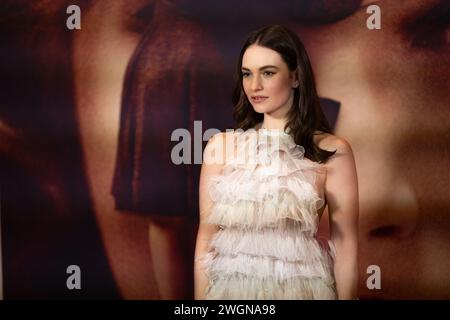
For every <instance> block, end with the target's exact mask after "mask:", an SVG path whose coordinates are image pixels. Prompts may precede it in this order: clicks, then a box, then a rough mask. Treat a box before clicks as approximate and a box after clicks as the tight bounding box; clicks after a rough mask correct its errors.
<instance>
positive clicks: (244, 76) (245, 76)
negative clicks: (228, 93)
mask: <svg viewBox="0 0 450 320" xmlns="http://www.w3.org/2000/svg"><path fill="white" fill-rule="evenodd" d="M249 75H250V73H248V72H243V73H242V78H247V77H248V76H249Z"/></svg>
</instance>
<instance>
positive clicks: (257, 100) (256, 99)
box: [251, 96, 268, 103]
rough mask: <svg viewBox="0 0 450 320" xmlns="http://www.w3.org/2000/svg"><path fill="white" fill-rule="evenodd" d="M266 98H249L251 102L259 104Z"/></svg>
mask: <svg viewBox="0 0 450 320" xmlns="http://www.w3.org/2000/svg"><path fill="white" fill-rule="evenodd" d="M267 98H268V97H265V96H253V97H251V99H252V102H254V103H260V102H263V101H265V100H266V99H267Z"/></svg>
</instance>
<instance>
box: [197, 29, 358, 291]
mask: <svg viewBox="0 0 450 320" xmlns="http://www.w3.org/2000/svg"><path fill="white" fill-rule="evenodd" d="M237 71H238V83H237V85H236V90H235V95H234V103H235V108H234V118H235V120H236V121H237V128H238V129H240V130H238V131H239V132H227V133H220V134H217V135H215V136H214V137H213V138H212V139H211V140H210V141H209V142H208V145H207V147H206V149H205V158H204V163H203V165H202V170H201V176H200V204H199V205H200V225H199V230H198V234H197V244H196V259H195V297H196V298H197V299H205V298H206V299H335V298H339V299H355V298H356V295H357V293H356V291H357V278H358V270H357V224H358V187H357V175H356V168H355V162H354V158H353V153H352V150H351V147H350V145H349V144H348V143H347V142H346V141H345V140H344V139H342V138H339V137H336V136H334V135H332V134H331V133H330V131H331V130H330V127H329V125H328V123H327V120H326V118H325V116H324V114H323V112H322V110H321V108H320V104H319V102H318V96H317V92H316V88H315V82H314V76H313V72H312V69H311V65H310V61H309V58H308V55H307V53H306V51H305V49H304V47H303V45H302V43H301V41H300V40H299V39H298V37H297V36H296V35H295V34H294V33H293V32H291V31H290V30H287V29H286V28H284V27H282V26H279V25H274V26H269V27H265V28H263V29H260V30H257V31H255V32H253V33H252V34H251V35H250V36H249V38H248V40H247V41H246V43H245V44H244V47H243V49H242V51H241V55H240V58H239V62H238V70H237ZM326 206H328V212H329V215H330V230H331V231H330V232H331V241H330V245H331V246H330V248H324V247H323V246H322V245H321V244H320V243H319V241H318V240H317V239H316V234H317V227H318V223H319V220H320V217H321V215H322V213H323V212H324V209H325V207H326ZM329 249H331V250H329Z"/></svg>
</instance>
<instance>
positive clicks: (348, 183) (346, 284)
mask: <svg viewBox="0 0 450 320" xmlns="http://www.w3.org/2000/svg"><path fill="white" fill-rule="evenodd" d="M333 147H334V148H333V150H335V149H337V152H336V153H335V154H334V155H333V156H332V157H331V158H330V159H329V160H328V162H327V163H326V166H327V177H326V183H325V196H326V200H327V203H328V213H329V221H330V234H331V241H332V242H333V244H334V246H335V249H336V259H335V263H334V276H335V279H336V288H337V294H338V299H357V297H358V258H357V252H358V214H359V203H358V179H357V174H356V165H355V159H354V156H353V151H352V149H351V146H350V144H349V143H348V142H347V141H345V140H344V139H341V138H335V141H334V142H333Z"/></svg>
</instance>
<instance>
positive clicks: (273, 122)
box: [259, 115, 286, 131]
mask: <svg viewBox="0 0 450 320" xmlns="http://www.w3.org/2000/svg"><path fill="white" fill-rule="evenodd" d="M285 126H286V120H285V119H273V118H269V117H267V116H266V115H264V120H263V121H262V122H261V124H260V126H259V129H268V130H281V131H284V128H285Z"/></svg>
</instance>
